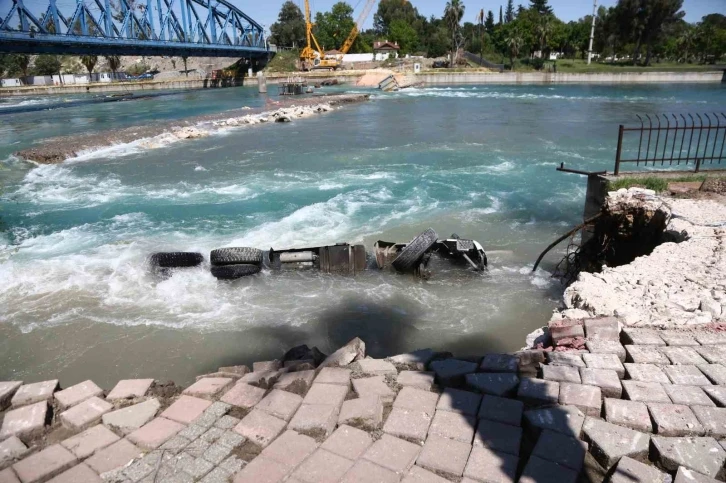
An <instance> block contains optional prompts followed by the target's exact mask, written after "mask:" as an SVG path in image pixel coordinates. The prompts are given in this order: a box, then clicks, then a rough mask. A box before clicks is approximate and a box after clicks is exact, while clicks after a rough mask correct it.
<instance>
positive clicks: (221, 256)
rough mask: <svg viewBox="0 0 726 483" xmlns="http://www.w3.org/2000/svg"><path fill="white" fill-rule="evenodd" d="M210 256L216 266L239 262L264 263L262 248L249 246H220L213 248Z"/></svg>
mask: <svg viewBox="0 0 726 483" xmlns="http://www.w3.org/2000/svg"><path fill="white" fill-rule="evenodd" d="M209 258H210V260H211V262H212V265H215V266H224V265H237V264H239V263H246V264H251V265H260V264H261V263H262V250H258V249H257V248H247V247H239V248H237V247H235V248H218V249H216V250H212V253H211V255H210V257H209Z"/></svg>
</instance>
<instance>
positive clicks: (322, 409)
mask: <svg viewBox="0 0 726 483" xmlns="http://www.w3.org/2000/svg"><path fill="white" fill-rule="evenodd" d="M338 414H339V409H338V407H337V406H332V405H329V404H303V405H302V406H300V409H298V410H297V412H296V413H295V416H293V417H292V419H291V420H290V424H289V428H290V429H294V430H295V431H298V432H300V433H304V434H308V435H310V436H314V437H315V438H327V437H328V436H329V435H330V433H332V432H333V430H334V429H335V425H336V424H337V422H338Z"/></svg>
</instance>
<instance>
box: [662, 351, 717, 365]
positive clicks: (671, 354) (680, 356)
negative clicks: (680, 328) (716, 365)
mask: <svg viewBox="0 0 726 483" xmlns="http://www.w3.org/2000/svg"><path fill="white" fill-rule="evenodd" d="M661 352H663V354H665V356H666V357H667V358H668V359H669V360H670V361H671V364H677V365H687V366H695V365H698V364H707V362H706V359H704V358H703V357H701V356H700V355H699V354H698V352H696V351H695V350H694V349H693V348H692V347H663V348H661Z"/></svg>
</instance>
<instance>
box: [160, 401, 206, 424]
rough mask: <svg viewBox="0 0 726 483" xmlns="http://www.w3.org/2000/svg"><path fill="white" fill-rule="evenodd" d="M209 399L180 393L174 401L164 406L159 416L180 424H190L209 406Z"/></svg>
mask: <svg viewBox="0 0 726 483" xmlns="http://www.w3.org/2000/svg"><path fill="white" fill-rule="evenodd" d="M211 405H212V403H211V401H207V400H205V399H199V398H197V397H192V396H186V395H182V396H180V397H179V399H177V400H176V401H174V403H173V404H172V405H171V406H169V407H168V408H166V410H165V411H164V412H162V413H161V416H162V417H164V418H166V419H171V420H172V421H177V422H179V423H182V424H190V423H191V422H192V421H194V420H195V419H197V418H198V417H199V416H201V415H202V413H203V412H204V410H205V409H207V408H208V407H209V406H211Z"/></svg>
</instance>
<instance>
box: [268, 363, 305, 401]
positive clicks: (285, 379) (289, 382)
mask: <svg viewBox="0 0 726 483" xmlns="http://www.w3.org/2000/svg"><path fill="white" fill-rule="evenodd" d="M313 379H315V370H314V369H310V370H307V371H295V372H288V373H285V374H281V375H280V377H279V378H278V379H277V382H276V383H275V385H274V386H273V388H275V389H282V390H283V391H289V392H294V393H296V394H300V395H301V396H304V395H305V394H306V393H307V392H308V389H309V388H310V386H311V385H312V384H313Z"/></svg>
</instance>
